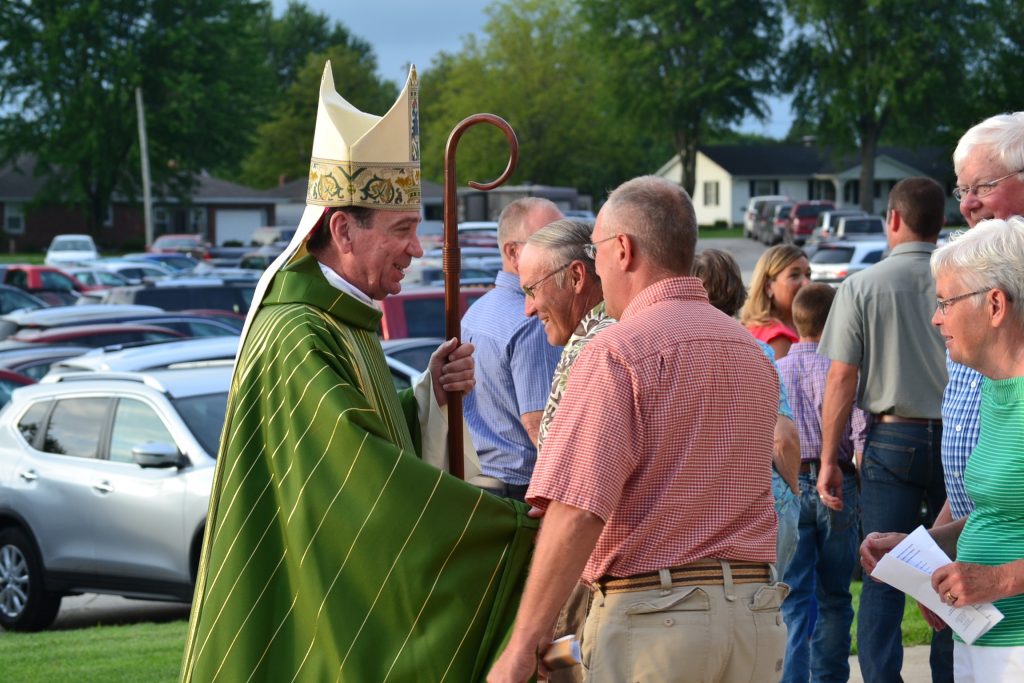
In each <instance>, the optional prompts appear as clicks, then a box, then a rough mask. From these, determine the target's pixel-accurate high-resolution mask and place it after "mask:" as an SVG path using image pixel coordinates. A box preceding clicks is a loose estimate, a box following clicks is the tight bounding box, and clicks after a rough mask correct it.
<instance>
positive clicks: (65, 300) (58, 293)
mask: <svg viewBox="0 0 1024 683" xmlns="http://www.w3.org/2000/svg"><path fill="white" fill-rule="evenodd" d="M3 274H4V284H5V285H11V286H12V287H17V288H18V289H23V290H25V291H26V292H30V293H32V294H34V295H35V296H37V297H39V298H40V299H42V300H43V301H45V302H46V303H48V304H50V305H51V306H66V305H68V304H73V303H75V302H76V301H78V297H79V296H80V295H81V294H82V292H84V291H86V289H87V288H86V286H85V285H83V284H82V283H81V282H79V281H78V280H77V279H75V278H74V277H72V276H71V275H68V274H67V273H65V272H64V271H63V270H60V269H59V268H54V267H53V266H35V265H28V264H21V263H18V264H12V265H9V266H4V268H3Z"/></svg>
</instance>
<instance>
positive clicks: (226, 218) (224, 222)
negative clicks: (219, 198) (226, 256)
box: [216, 209, 267, 245]
mask: <svg viewBox="0 0 1024 683" xmlns="http://www.w3.org/2000/svg"><path fill="white" fill-rule="evenodd" d="M266 224H267V217H266V215H265V213H264V211H263V209H217V228H216V229H217V244H218V245H221V244H224V243H225V242H229V241H237V242H241V243H242V244H249V236H250V235H252V231H253V230H255V229H256V228H258V227H260V226H261V225H266Z"/></svg>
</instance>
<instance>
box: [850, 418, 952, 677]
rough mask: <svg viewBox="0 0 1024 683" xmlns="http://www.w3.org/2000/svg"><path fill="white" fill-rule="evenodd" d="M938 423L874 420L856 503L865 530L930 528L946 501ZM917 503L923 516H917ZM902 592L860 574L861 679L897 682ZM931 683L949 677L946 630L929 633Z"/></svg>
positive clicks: (949, 643) (900, 661) (949, 645)
mask: <svg viewBox="0 0 1024 683" xmlns="http://www.w3.org/2000/svg"><path fill="white" fill-rule="evenodd" d="M941 442H942V427H941V424H940V423H938V422H932V423H929V424H927V425H926V424H908V423H896V424H892V423H886V424H881V423H877V424H875V425H874V426H872V428H871V432H870V433H869V434H868V440H867V444H866V445H865V447H864V464H863V466H862V469H861V492H860V502H861V507H862V508H863V516H862V518H861V521H862V525H863V530H864V534H865V535H867V534H869V533H871V532H873V531H883V532H884V531H901V532H904V533H909V532H911V531H913V530H914V529H915V528H917V526H918V525H919V524H924V525H926V526H930V525H931V523H932V521H934V519H935V515H936V514H937V513H938V511H939V508H941V507H942V503H943V502H944V501H945V499H946V489H945V484H944V483H943V478H942V461H941V460H940V458H939V450H940V444H941ZM922 504H923V505H925V506H926V510H927V512H926V514H925V515H923V516H922V514H921V510H922ZM904 602H905V601H904V595H903V593H902V592H901V591H899V590H896V589H895V588H893V587H891V586H889V585H888V584H884V583H881V582H879V581H873V580H871V579H870V578H868V577H865V578H864V588H863V591H862V592H861V596H860V612H859V614H858V616H857V649H858V655H857V658H858V660H859V661H860V668H861V673H862V675H863V676H864V680H865V681H870V682H871V683H876V682H877V683H890V682H898V681H902V680H903V679H902V678H901V677H900V669H901V668H902V667H903V644H902V636H901V633H900V622H901V621H902V620H903V607H904ZM931 666H932V681H933V682H934V683H947V682H949V683H951V682H952V680H953V648H952V641H951V640H950V632H949V629H944V630H943V631H938V632H936V633H935V634H934V635H933V637H932V652H931Z"/></svg>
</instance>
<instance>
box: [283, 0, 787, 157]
mask: <svg viewBox="0 0 1024 683" xmlns="http://www.w3.org/2000/svg"><path fill="white" fill-rule="evenodd" d="M304 1H305V3H306V5H307V6H308V7H310V8H311V9H313V10H314V11H316V12H323V13H324V14H326V15H327V16H329V17H331V18H332V19H335V20H338V21H341V23H342V24H344V25H345V26H346V27H347V28H348V29H349V30H351V31H352V33H354V34H355V35H357V36H359V37H360V38H363V39H364V40H366V41H367V42H369V43H370V45H372V46H373V49H374V52H375V53H376V55H377V64H378V71H379V72H380V75H381V76H383V77H385V78H389V79H391V80H393V81H395V82H396V83H399V84H401V83H404V82H405V77H406V73H407V71H406V66H405V65H406V64H407V63H409V62H412V63H413V64H415V65H416V67H417V68H418V69H420V70H424V69H426V68H428V67H429V66H430V62H431V60H432V59H433V57H434V55H436V54H437V53H438V52H441V51H444V52H458V51H459V50H460V49H461V47H462V38H463V37H464V36H467V35H469V34H476V35H478V37H481V38H483V37H484V36H483V25H484V23H486V21H487V15H486V14H485V13H484V7H486V6H487V4H489V3H488V2H486V1H484V0H387V1H386V2H381V3H380V4H377V3H376V2H365V1H361V2H354V1H353V0H333V1H332V0H304ZM273 4H274V12H275V14H277V15H278V16H280V14H281V13H282V12H283V11H284V8H285V7H287V5H288V2H287V0H273ZM769 103H770V105H771V108H772V111H771V112H770V115H769V117H768V121H766V122H765V123H760V122H758V121H756V120H755V119H752V118H749V119H747V120H746V121H744V122H743V124H742V125H741V126H740V129H741V130H743V131H744V132H749V133H759V134H761V135H768V136H771V137H777V138H781V137H784V136H785V135H786V133H787V132H788V130H789V125H790V123H791V119H792V116H791V114H790V111H789V103H788V100H780V99H777V98H772V99H771V100H769Z"/></svg>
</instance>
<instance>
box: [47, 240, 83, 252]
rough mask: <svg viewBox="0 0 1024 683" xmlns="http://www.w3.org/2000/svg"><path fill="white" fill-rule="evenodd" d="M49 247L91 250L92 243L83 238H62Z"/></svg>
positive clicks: (68, 249) (60, 249)
mask: <svg viewBox="0 0 1024 683" xmlns="http://www.w3.org/2000/svg"><path fill="white" fill-rule="evenodd" d="M50 248H51V249H53V250H54V251H92V245H91V244H89V243H88V242H87V241H85V240H63V241H61V242H57V243H55V244H54V245H53V246H52V247H50Z"/></svg>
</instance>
